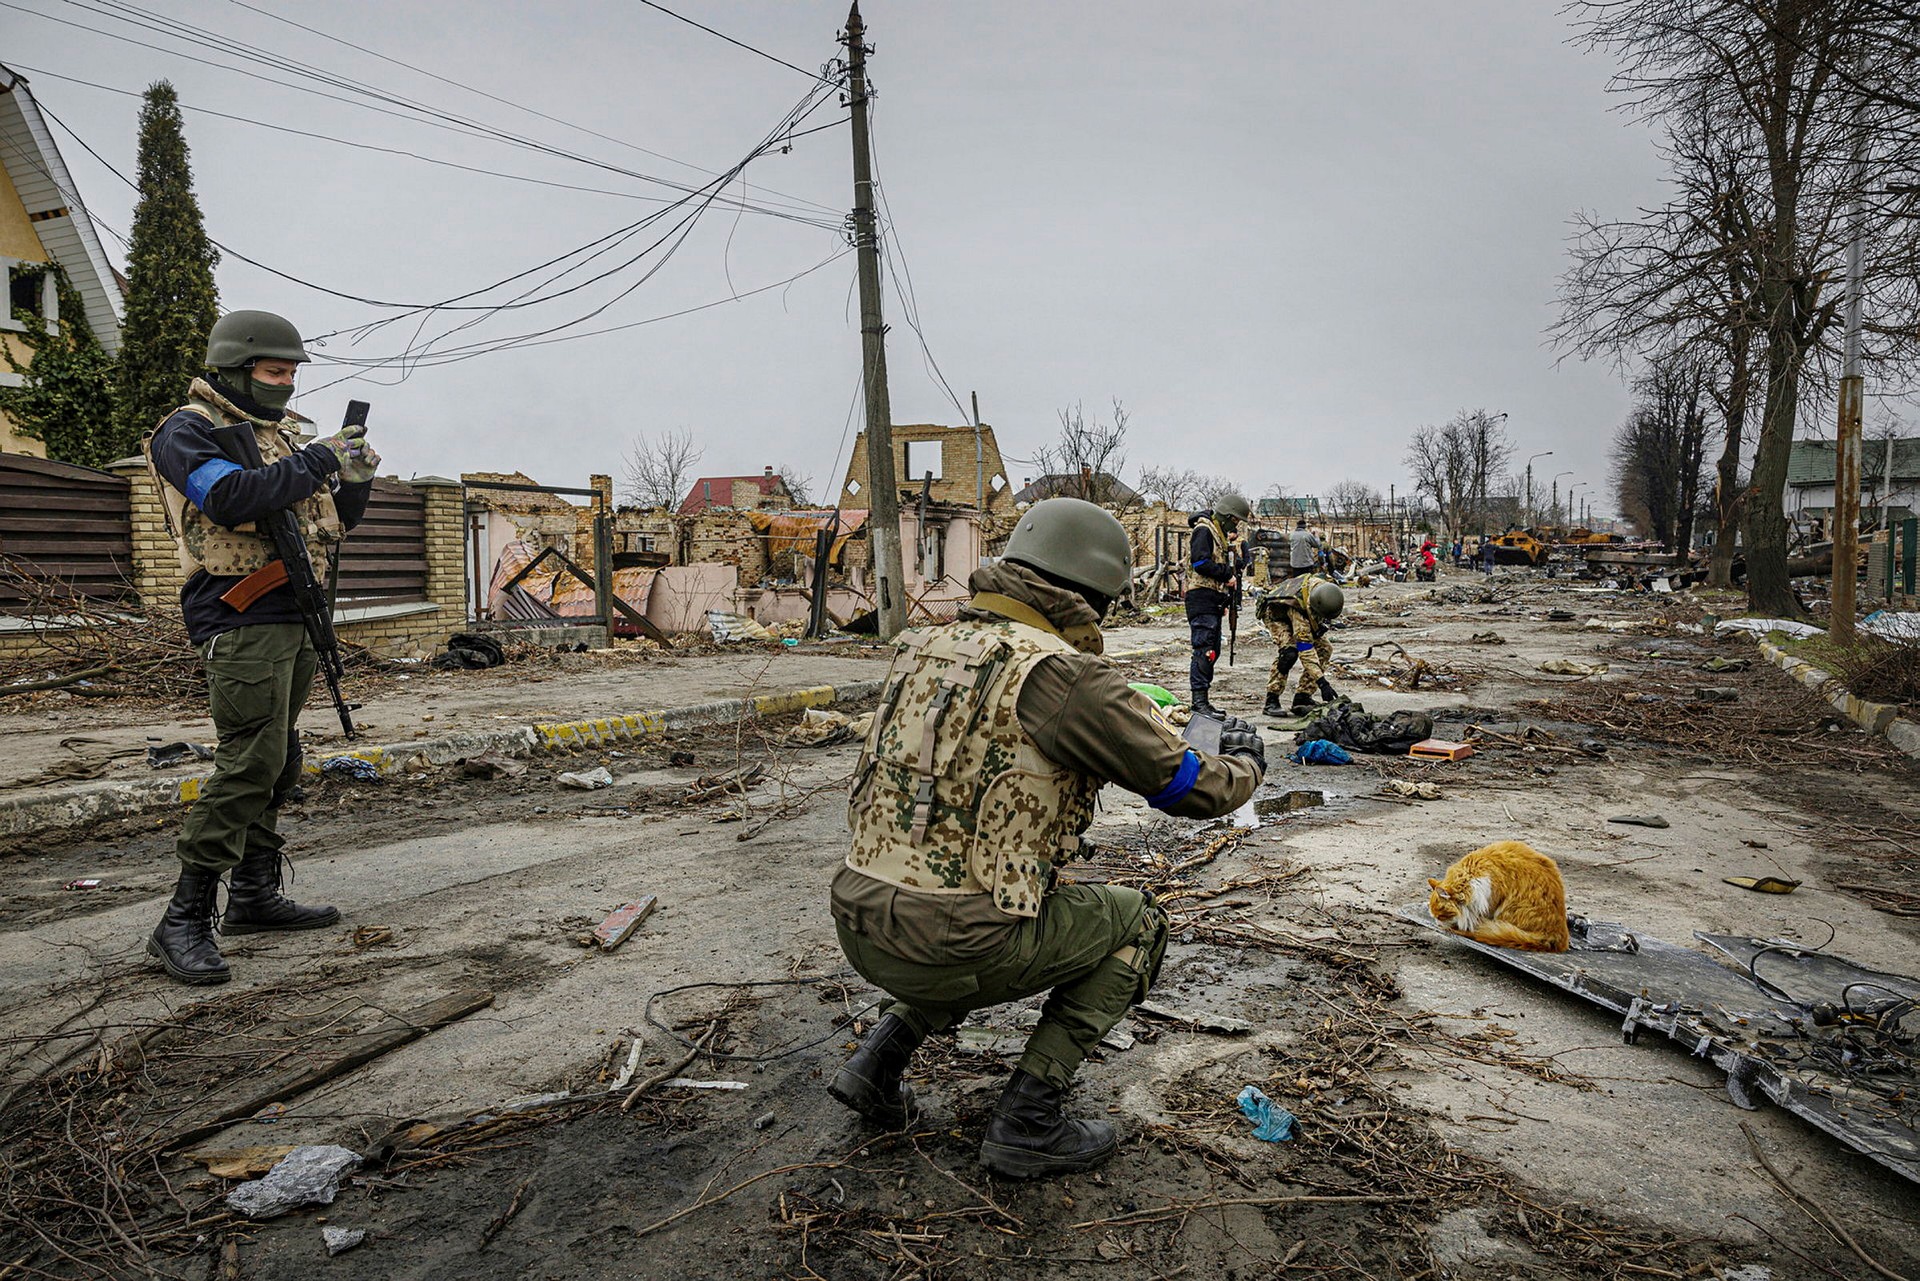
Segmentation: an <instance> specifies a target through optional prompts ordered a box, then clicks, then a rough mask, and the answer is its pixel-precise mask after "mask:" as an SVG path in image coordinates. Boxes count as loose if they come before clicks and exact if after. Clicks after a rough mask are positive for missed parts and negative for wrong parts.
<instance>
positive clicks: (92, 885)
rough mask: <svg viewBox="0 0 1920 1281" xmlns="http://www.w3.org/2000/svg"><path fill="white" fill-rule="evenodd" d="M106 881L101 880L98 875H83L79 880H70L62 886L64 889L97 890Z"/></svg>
mask: <svg viewBox="0 0 1920 1281" xmlns="http://www.w3.org/2000/svg"><path fill="white" fill-rule="evenodd" d="M104 883H105V882H103V881H101V880H100V879H99V878H98V877H93V876H83V877H81V878H79V879H78V880H73V881H68V882H67V883H66V884H64V885H62V886H61V887H60V888H61V889H63V890H97V889H99V888H100V887H101V885H103V884H104Z"/></svg>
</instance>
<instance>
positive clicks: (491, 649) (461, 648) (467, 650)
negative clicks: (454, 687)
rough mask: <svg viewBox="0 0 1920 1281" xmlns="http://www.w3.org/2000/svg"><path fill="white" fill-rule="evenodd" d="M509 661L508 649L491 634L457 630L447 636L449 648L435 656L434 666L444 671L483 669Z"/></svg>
mask: <svg viewBox="0 0 1920 1281" xmlns="http://www.w3.org/2000/svg"><path fill="white" fill-rule="evenodd" d="M506 661H507V651H506V650H505V649H504V648H503V647H502V646H501V644H500V642H499V641H497V640H495V639H493V637H491V636H482V635H480V634H479V633H478V632H456V633H454V634H453V635H452V636H449V637H447V649H446V652H445V653H443V654H439V655H437V656H435V658H434V660H433V666H434V667H435V668H437V669H438V670H440V671H443V672H461V671H466V672H471V671H483V670H485V669H486V668H489V667H499V666H500V665H502V664H503V663H505V662H506Z"/></svg>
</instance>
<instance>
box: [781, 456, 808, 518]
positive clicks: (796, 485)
mask: <svg viewBox="0 0 1920 1281" xmlns="http://www.w3.org/2000/svg"><path fill="white" fill-rule="evenodd" d="M773 474H774V475H776V476H778V477H779V478H780V479H781V481H782V482H783V483H784V484H785V485H786V487H787V495H788V497H790V498H792V499H793V505H794V506H795V507H811V506H813V477H812V476H806V475H802V474H801V472H800V469H799V468H798V467H795V466H793V465H792V464H791V463H784V464H782V465H781V466H779V467H776V468H774V469H773Z"/></svg>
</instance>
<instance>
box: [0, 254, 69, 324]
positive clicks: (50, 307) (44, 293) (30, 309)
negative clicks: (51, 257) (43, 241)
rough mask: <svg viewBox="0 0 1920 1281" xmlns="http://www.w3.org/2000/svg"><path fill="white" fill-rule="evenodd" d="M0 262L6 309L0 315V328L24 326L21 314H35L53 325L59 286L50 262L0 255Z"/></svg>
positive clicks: (57, 320) (56, 316) (58, 299)
mask: <svg viewBox="0 0 1920 1281" xmlns="http://www.w3.org/2000/svg"><path fill="white" fill-rule="evenodd" d="M0 266H4V267H5V268H6V272H7V311H6V314H5V315H4V316H0V329H10V330H12V331H13V332H15V333H19V332H21V331H23V330H25V329H26V324H25V323H24V322H23V320H22V319H21V317H22V315H23V314H24V315H28V316H37V317H39V318H40V319H41V320H44V321H46V322H47V327H48V328H49V329H52V328H55V327H56V326H57V325H58V323H59V320H60V290H59V282H58V281H57V280H56V279H55V276H54V273H53V270H52V265H51V264H49V263H44V262H22V261H21V260H20V259H18V258H0Z"/></svg>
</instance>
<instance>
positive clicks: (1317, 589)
mask: <svg viewBox="0 0 1920 1281" xmlns="http://www.w3.org/2000/svg"><path fill="white" fill-rule="evenodd" d="M1346 607H1347V594H1346V593H1345V592H1343V591H1341V590H1340V585H1339V584H1338V583H1330V582H1328V581H1327V580H1326V579H1324V578H1322V579H1318V580H1316V581H1315V582H1314V583H1313V585H1312V586H1310V587H1308V588H1307V612H1308V613H1310V614H1312V615H1313V616H1314V617H1315V618H1318V619H1322V620H1324V621H1331V620H1333V619H1336V618H1338V617H1340V611H1341V610H1343V609H1345V608H1346Z"/></svg>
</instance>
